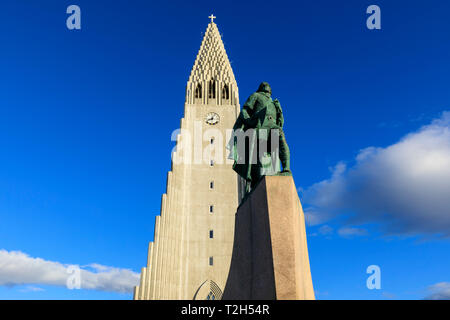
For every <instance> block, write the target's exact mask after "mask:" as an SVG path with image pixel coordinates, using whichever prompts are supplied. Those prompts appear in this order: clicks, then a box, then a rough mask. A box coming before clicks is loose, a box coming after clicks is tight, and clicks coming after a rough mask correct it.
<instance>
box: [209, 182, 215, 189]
mask: <svg viewBox="0 0 450 320" xmlns="http://www.w3.org/2000/svg"><path fill="white" fill-rule="evenodd" d="M209 188H210V189H214V181H211V182H210V183H209Z"/></svg>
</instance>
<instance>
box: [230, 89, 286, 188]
mask: <svg viewBox="0 0 450 320" xmlns="http://www.w3.org/2000/svg"><path fill="white" fill-rule="evenodd" d="M271 95H272V89H271V88H270V85H269V84H268V83H267V82H263V83H261V84H260V86H259V88H258V90H257V91H256V92H255V93H253V94H252V95H250V97H249V98H248V99H247V101H246V102H245V104H244V106H243V107H242V110H241V112H240V114H239V117H238V118H237V119H236V122H235V124H234V126H233V131H234V132H237V131H239V130H242V131H243V132H244V133H248V132H251V133H252V134H251V135H249V136H250V137H249V139H248V142H247V143H246V144H245V148H242V147H241V148H238V147H237V144H238V143H237V137H236V136H235V135H233V137H232V139H231V141H230V148H231V155H232V157H233V160H234V164H233V170H234V171H236V172H237V173H238V174H239V175H240V176H241V177H242V178H243V179H245V181H246V183H247V186H246V191H247V192H249V191H250V190H251V188H253V187H254V186H255V185H256V184H257V183H258V181H259V180H260V179H261V177H263V176H265V175H291V171H290V153H289V147H288V145H287V143H286V138H285V135H284V132H283V125H284V118H283V111H282V110H281V105H280V102H279V101H278V100H277V99H275V100H272V97H271ZM249 129H255V130H253V131H248V130H249ZM274 130H275V131H274ZM274 132H275V133H276V135H275V136H274V139H276V137H278V146H277V147H276V148H274V147H273V146H272V144H270V140H271V139H272V136H271V135H273V134H274ZM261 146H264V148H266V149H264V150H263V149H261V148H262V147H261ZM272 149H274V150H272ZM255 155H260V156H259V157H256V159H257V160H256V163H255V161H253V162H252V161H250V159H252V157H253V156H255ZM280 161H281V165H282V167H283V170H280V165H279V162H280Z"/></svg>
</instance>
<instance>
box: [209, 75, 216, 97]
mask: <svg viewBox="0 0 450 320" xmlns="http://www.w3.org/2000/svg"><path fill="white" fill-rule="evenodd" d="M208 98H210V99H215V98H216V81H214V80H213V79H211V80H210V81H209V88H208Z"/></svg>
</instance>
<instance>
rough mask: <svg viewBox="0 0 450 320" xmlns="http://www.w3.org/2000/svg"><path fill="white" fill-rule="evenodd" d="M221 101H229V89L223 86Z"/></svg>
mask: <svg viewBox="0 0 450 320" xmlns="http://www.w3.org/2000/svg"><path fill="white" fill-rule="evenodd" d="M222 99H225V100H228V99H230V89H229V88H228V85H224V86H223V89H222Z"/></svg>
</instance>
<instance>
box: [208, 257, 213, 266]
mask: <svg viewBox="0 0 450 320" xmlns="http://www.w3.org/2000/svg"><path fill="white" fill-rule="evenodd" d="M213 264H214V259H213V257H209V265H210V266H212V265H213Z"/></svg>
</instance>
